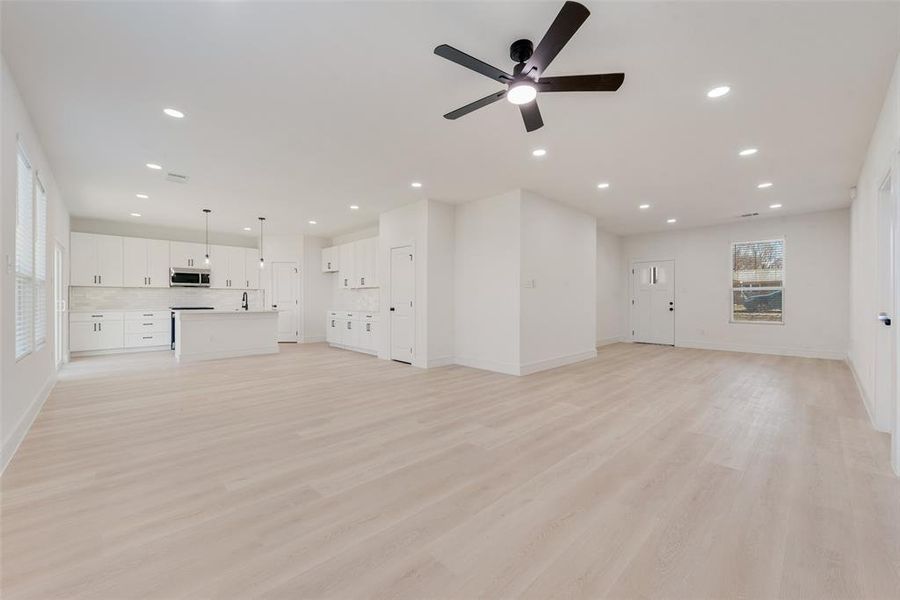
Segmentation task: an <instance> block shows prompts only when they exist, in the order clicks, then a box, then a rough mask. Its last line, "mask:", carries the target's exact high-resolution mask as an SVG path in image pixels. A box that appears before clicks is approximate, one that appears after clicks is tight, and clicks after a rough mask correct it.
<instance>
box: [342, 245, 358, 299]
mask: <svg viewBox="0 0 900 600" xmlns="http://www.w3.org/2000/svg"><path fill="white" fill-rule="evenodd" d="M338 248H339V255H338V263H339V265H340V271H339V272H338V277H339V278H340V281H339V282H338V287H341V288H344V289H350V288H355V287H357V285H356V280H355V279H354V265H353V258H354V254H356V243H355V242H350V243H349V244H341V245H340V246H338Z"/></svg>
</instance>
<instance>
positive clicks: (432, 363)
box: [427, 356, 453, 369]
mask: <svg viewBox="0 0 900 600" xmlns="http://www.w3.org/2000/svg"><path fill="white" fill-rule="evenodd" d="M452 364H453V357H452V356H441V357H439V358H429V359H428V367H427V368H429V369H434V368H436V367H446V366H448V365H452Z"/></svg>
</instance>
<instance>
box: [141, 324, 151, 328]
mask: <svg viewBox="0 0 900 600" xmlns="http://www.w3.org/2000/svg"><path fill="white" fill-rule="evenodd" d="M141 325H143V326H144V327H150V326H151V325H153V323H141Z"/></svg>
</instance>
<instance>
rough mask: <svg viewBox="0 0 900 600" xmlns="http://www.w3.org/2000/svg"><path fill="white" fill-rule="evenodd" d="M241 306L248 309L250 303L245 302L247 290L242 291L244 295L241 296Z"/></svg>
mask: <svg viewBox="0 0 900 600" xmlns="http://www.w3.org/2000/svg"><path fill="white" fill-rule="evenodd" d="M241 308H243V309H244V310H250V304H249V302H247V292H244V295H243V296H242V297H241Z"/></svg>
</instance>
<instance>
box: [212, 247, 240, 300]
mask: <svg viewBox="0 0 900 600" xmlns="http://www.w3.org/2000/svg"><path fill="white" fill-rule="evenodd" d="M245 250H247V249H246V248H239V247H235V246H211V247H210V253H209V256H210V262H211V264H210V265H209V268H210V271H209V286H210V287H214V288H221V289H240V290H243V289H247V278H246V262H247V257H246V254H245V252H244V251H245Z"/></svg>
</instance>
